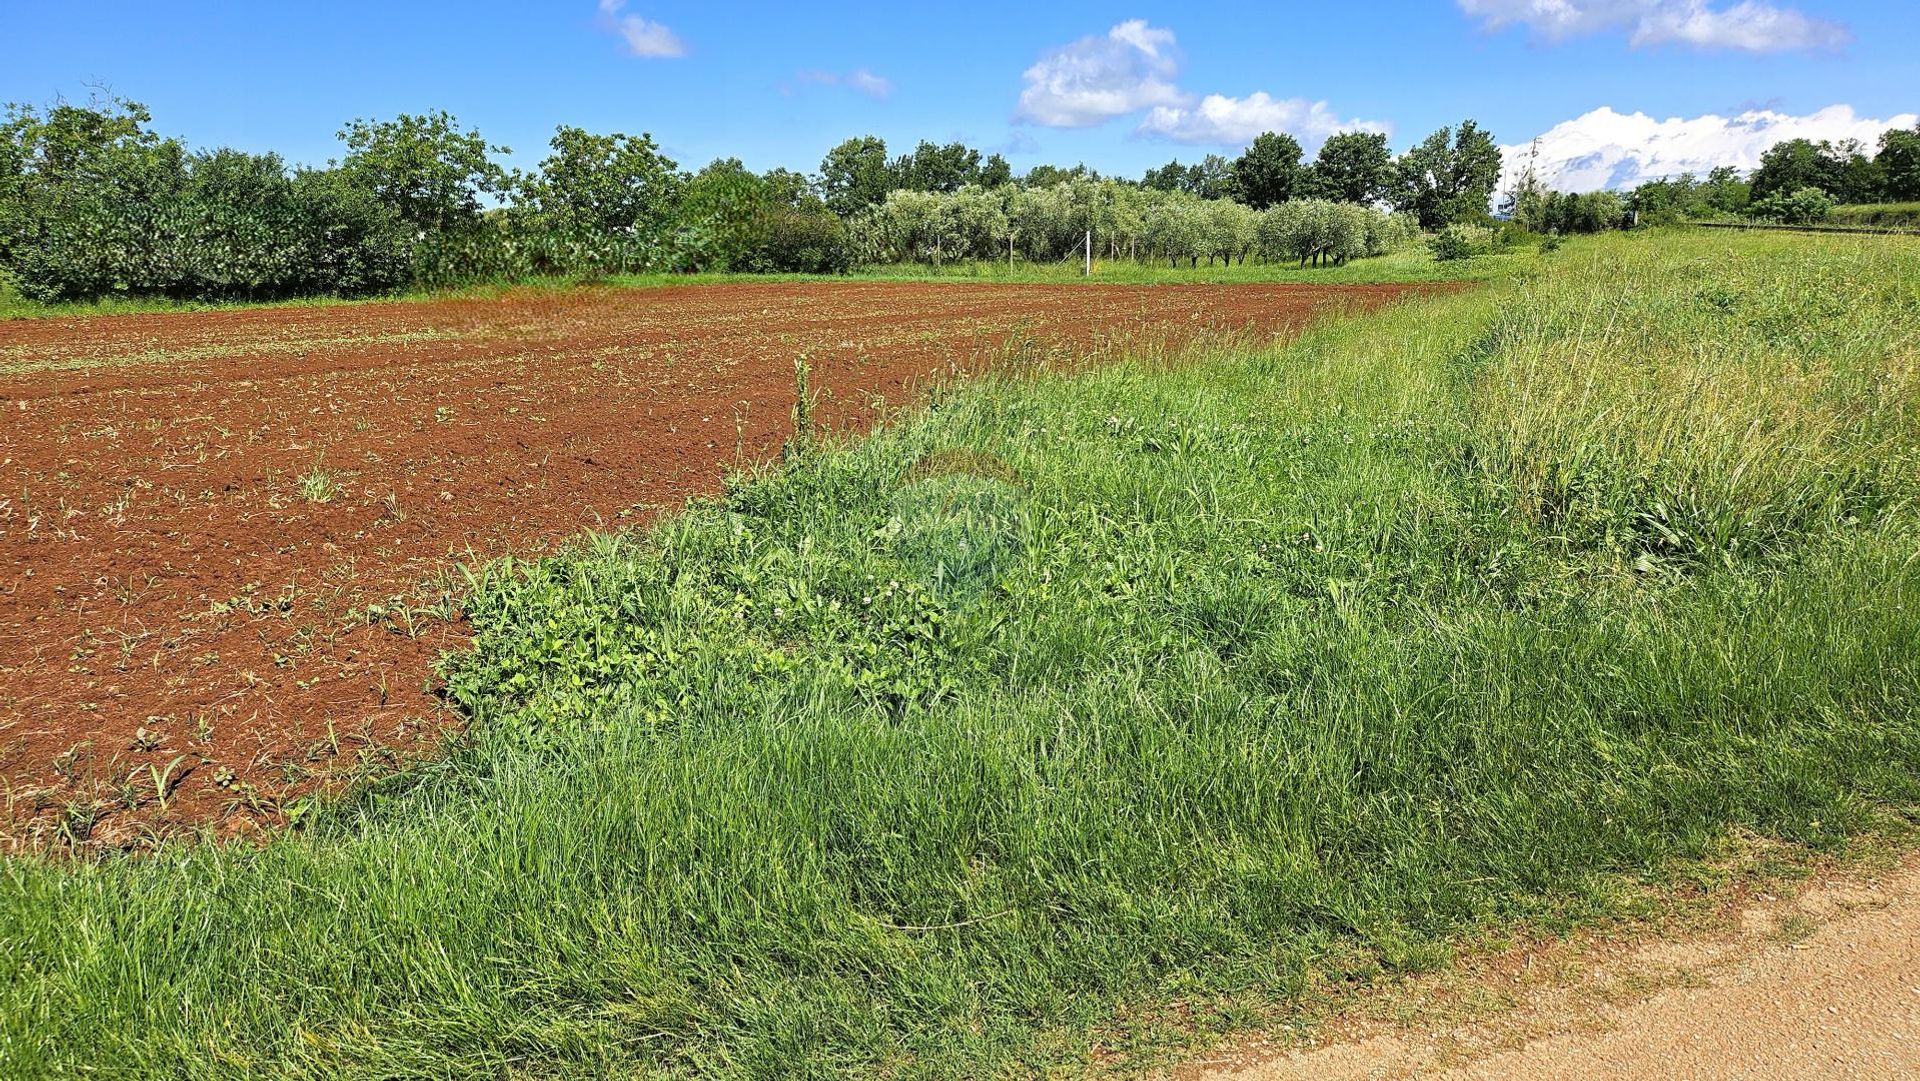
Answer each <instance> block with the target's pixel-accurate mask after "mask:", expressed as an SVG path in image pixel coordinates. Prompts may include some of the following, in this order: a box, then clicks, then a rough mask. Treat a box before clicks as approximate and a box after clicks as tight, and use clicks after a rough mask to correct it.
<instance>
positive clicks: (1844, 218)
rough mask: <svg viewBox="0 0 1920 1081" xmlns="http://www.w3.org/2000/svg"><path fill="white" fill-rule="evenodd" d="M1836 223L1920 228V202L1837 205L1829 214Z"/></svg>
mask: <svg viewBox="0 0 1920 1081" xmlns="http://www.w3.org/2000/svg"><path fill="white" fill-rule="evenodd" d="M1827 220H1828V221H1830V222H1832V223H1833V224H1835V225H1867V226H1877V227H1888V228H1900V229H1920V203H1862V204H1856V205H1853V206H1836V207H1834V208H1833V211H1832V212H1831V213H1829V214H1828V215H1827Z"/></svg>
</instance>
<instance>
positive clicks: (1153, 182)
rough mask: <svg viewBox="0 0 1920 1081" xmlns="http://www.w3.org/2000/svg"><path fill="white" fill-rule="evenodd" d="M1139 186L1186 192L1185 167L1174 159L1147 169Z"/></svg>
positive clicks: (1155, 189)
mask: <svg viewBox="0 0 1920 1081" xmlns="http://www.w3.org/2000/svg"><path fill="white" fill-rule="evenodd" d="M1029 175H1031V174H1029ZM1140 186H1141V187H1143V188H1149V189H1151V190H1153V191H1186V190H1187V167H1186V166H1184V165H1182V164H1180V159H1179V158H1175V159H1173V160H1172V161H1170V162H1168V163H1166V164H1165V165H1162V166H1160V167H1159V168H1158V169H1148V170H1147V173H1146V175H1145V176H1143V177H1141V178H1140Z"/></svg>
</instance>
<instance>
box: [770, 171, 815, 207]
mask: <svg viewBox="0 0 1920 1081" xmlns="http://www.w3.org/2000/svg"><path fill="white" fill-rule="evenodd" d="M762 179H764V180H765V181H766V183H767V199H768V201H770V202H772V203H773V204H774V205H776V206H784V207H792V208H794V209H796V210H798V209H802V208H806V209H814V208H816V207H818V208H822V209H824V204H821V202H820V198H819V196H817V195H815V194H814V193H813V181H811V180H808V179H807V178H806V176H805V174H802V173H796V172H794V171H792V170H791V169H769V170H767V174H766V176H765V177H763V178H762Z"/></svg>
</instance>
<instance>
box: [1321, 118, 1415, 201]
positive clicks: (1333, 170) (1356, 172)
mask: <svg viewBox="0 0 1920 1081" xmlns="http://www.w3.org/2000/svg"><path fill="white" fill-rule="evenodd" d="M1302 187H1304V188H1306V189H1308V191H1307V194H1311V195H1313V196H1314V197H1316V198H1320V199H1331V200H1332V201H1334V202H1336V203H1362V204H1366V205H1371V204H1373V203H1377V202H1381V201H1383V200H1385V199H1386V198H1387V196H1388V195H1389V194H1391V193H1392V191H1393V154H1392V152H1391V151H1389V150H1388V149H1387V137H1386V136H1385V135H1382V134H1380V133H1379V132H1371V131H1343V132H1340V133H1339V134H1338V135H1335V136H1333V137H1332V138H1330V139H1328V140H1327V141H1326V142H1324V143H1321V144H1320V153H1318V154H1317V155H1315V156H1314V159H1313V164H1312V165H1310V166H1308V167H1307V170H1306V176H1305V177H1303V182H1302Z"/></svg>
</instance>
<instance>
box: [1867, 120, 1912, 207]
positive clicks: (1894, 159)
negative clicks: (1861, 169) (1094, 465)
mask: <svg viewBox="0 0 1920 1081" xmlns="http://www.w3.org/2000/svg"><path fill="white" fill-rule="evenodd" d="M1873 160H1874V164H1876V165H1878V166H1880V175H1881V176H1882V177H1884V178H1885V182H1886V197H1887V198H1888V199H1891V200H1894V201H1896V202H1905V201H1907V200H1912V199H1920V124H1916V125H1914V128H1913V130H1912V131H1907V130H1904V129H1901V128H1890V129H1888V130H1886V131H1884V132H1882V133H1881V134H1880V152H1879V153H1878V154H1877V155H1875V156H1874V159H1873Z"/></svg>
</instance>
